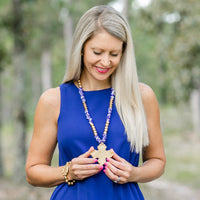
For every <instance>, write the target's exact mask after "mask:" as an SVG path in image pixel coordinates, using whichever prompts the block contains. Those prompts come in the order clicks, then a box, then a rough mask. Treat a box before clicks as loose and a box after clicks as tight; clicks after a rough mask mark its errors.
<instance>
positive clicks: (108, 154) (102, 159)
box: [78, 79, 115, 165]
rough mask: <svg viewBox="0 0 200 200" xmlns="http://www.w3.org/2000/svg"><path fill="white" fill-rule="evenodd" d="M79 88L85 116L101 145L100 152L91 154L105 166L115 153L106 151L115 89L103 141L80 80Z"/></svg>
mask: <svg viewBox="0 0 200 200" xmlns="http://www.w3.org/2000/svg"><path fill="white" fill-rule="evenodd" d="M78 88H79V94H80V98H81V101H82V103H83V107H84V110H85V116H86V118H87V120H88V122H89V124H90V126H91V128H92V131H93V133H94V137H95V139H96V141H97V142H98V143H99V145H98V147H97V148H98V150H94V151H93V152H92V153H91V156H92V157H93V158H98V163H99V164H101V165H103V164H104V163H105V162H106V158H110V157H112V156H113V153H112V151H111V150H106V148H107V146H106V145H105V142H106V138H107V132H108V127H109V124H110V117H111V113H112V107H113V101H114V97H115V93H114V89H113V88H111V95H110V103H109V107H108V114H107V117H106V124H105V128H104V132H103V137H102V139H101V138H100V137H99V136H98V133H97V130H96V127H95V125H94V123H93V120H92V117H91V116H90V113H89V111H88V108H87V104H86V99H85V96H84V93H83V89H82V86H81V81H80V79H79V80H78Z"/></svg>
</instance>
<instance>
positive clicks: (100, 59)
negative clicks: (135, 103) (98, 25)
mask: <svg viewBox="0 0 200 200" xmlns="http://www.w3.org/2000/svg"><path fill="white" fill-rule="evenodd" d="M122 48H123V41H121V40H119V39H117V38H115V37H113V36H112V35H110V34H109V33H107V32H106V31H104V30H103V31H101V32H99V33H97V34H96V35H94V36H93V37H92V38H91V39H90V40H88V41H87V42H86V44H85V45H84V51H83V62H84V70H83V74H84V75H86V77H87V78H88V79H90V80H95V81H105V82H106V81H109V77H110V76H111V75H112V73H113V72H114V71H115V70H116V68H117V67H118V65H119V63H120V59H121V56H122Z"/></svg>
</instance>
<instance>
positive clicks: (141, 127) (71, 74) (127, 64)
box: [64, 6, 149, 153]
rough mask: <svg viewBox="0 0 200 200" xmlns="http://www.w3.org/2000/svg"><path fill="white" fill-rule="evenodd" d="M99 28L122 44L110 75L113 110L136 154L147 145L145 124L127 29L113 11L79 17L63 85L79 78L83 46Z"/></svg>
mask: <svg viewBox="0 0 200 200" xmlns="http://www.w3.org/2000/svg"><path fill="white" fill-rule="evenodd" d="M100 29H104V30H105V31H107V32H108V33H110V34H111V35H112V36H114V37H116V38H118V39H120V40H122V41H123V55H122V58H121V61H120V64H119V66H118V67H117V69H116V71H115V72H114V74H112V77H111V83H112V87H113V88H114V89H115V94H116V99H115V104H116V108H117V111H118V114H119V116H120V118H121V120H122V123H123V124H124V127H125V130H126V133H127V137H128V141H129V142H130V144H131V150H135V151H136V152H137V153H139V152H142V149H143V147H145V146H147V145H148V143H149V138H148V130H147V123H146V118H145V112H144V108H143V104H142V99H141V94H140V89H139V83H138V76H137V69H136V63H135V56H134V47H133V42H132V36H131V31H130V27H129V25H128V23H127V21H126V19H125V18H123V17H122V16H121V14H120V13H119V12H117V11H116V10H115V9H113V8H111V7H108V6H96V7H93V8H91V9H90V10H88V11H87V12H86V13H85V14H84V15H83V16H82V17H81V18H80V20H79V22H78V24H77V27H76V29H75V32H74V37H73V43H72V49H71V54H70V57H69V63H68V66H67V69H66V74H65V77H64V82H69V81H77V80H78V79H79V78H80V76H81V72H82V67H83V61H82V56H81V54H82V50H83V47H84V44H85V43H86V41H88V40H89V39H90V38H91V37H92V36H94V35H95V34H96V33H97V31H98V30H100Z"/></svg>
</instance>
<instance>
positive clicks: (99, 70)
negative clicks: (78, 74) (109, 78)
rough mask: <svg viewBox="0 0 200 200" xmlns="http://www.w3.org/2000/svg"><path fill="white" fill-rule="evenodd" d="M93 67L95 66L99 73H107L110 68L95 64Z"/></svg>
mask: <svg viewBox="0 0 200 200" xmlns="http://www.w3.org/2000/svg"><path fill="white" fill-rule="evenodd" d="M95 67H96V70H97V71H98V72H99V73H102V74H105V73H107V72H108V71H109V70H110V68H102V67H97V66H95Z"/></svg>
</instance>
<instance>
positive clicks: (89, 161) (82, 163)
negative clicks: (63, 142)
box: [71, 157, 97, 165]
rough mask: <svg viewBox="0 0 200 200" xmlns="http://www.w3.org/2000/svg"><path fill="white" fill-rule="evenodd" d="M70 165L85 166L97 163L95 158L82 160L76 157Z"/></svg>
mask: <svg viewBox="0 0 200 200" xmlns="http://www.w3.org/2000/svg"><path fill="white" fill-rule="evenodd" d="M71 162H72V165H74V164H77V165H87V164H92V163H93V164H94V163H96V162H97V159H95V158H82V157H77V158H74V159H72V161H71Z"/></svg>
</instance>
